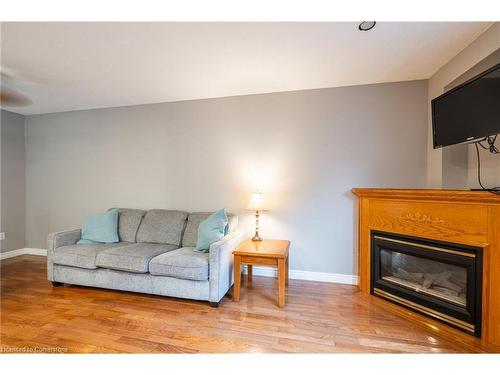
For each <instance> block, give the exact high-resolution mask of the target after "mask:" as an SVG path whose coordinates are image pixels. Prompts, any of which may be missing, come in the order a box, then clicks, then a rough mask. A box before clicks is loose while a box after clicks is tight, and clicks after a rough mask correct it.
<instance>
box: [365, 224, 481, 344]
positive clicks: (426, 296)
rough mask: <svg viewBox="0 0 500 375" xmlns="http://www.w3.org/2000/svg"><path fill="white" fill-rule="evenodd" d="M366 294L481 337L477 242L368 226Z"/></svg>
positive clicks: (479, 269)
mask: <svg viewBox="0 0 500 375" xmlns="http://www.w3.org/2000/svg"><path fill="white" fill-rule="evenodd" d="M370 248H371V272H370V274H371V280H370V293H371V294H373V295H376V296H379V297H382V298H385V299H387V300H389V301H391V302H394V303H397V304H398V305H401V306H404V307H406V308H409V309H412V310H415V311H417V312H419V313H422V314H424V315H427V316H429V317H432V318H434V319H437V320H439V321H441V322H444V323H446V324H449V325H451V326H453V327H456V328H458V329H461V330H463V331H465V332H467V333H470V334H473V335H475V336H478V337H480V336H481V291H482V251H481V249H480V248H478V247H473V246H465V245H460V244H453V243H448V242H443V241H433V240H428V239H424V238H419V237H412V236H404V235H396V234H391V233H386V232H379V231H371V246H370Z"/></svg>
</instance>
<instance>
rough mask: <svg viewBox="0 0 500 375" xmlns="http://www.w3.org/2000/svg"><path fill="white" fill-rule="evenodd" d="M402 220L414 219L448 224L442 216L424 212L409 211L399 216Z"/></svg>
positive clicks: (422, 221)
mask: <svg viewBox="0 0 500 375" xmlns="http://www.w3.org/2000/svg"><path fill="white" fill-rule="evenodd" d="M399 218H400V219H401V220H407V221H413V222H415V223H429V224H441V225H446V223H445V221H444V220H443V219H441V218H440V217H436V216H434V217H433V216H431V215H427V214H423V213H420V212H407V213H404V214H402V215H400V216H399Z"/></svg>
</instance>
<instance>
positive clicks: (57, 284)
mask: <svg viewBox="0 0 500 375" xmlns="http://www.w3.org/2000/svg"><path fill="white" fill-rule="evenodd" d="M62 285H63V283H60V282H59V281H52V286H54V287H58V286H62Z"/></svg>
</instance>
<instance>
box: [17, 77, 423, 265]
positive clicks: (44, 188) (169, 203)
mask: <svg viewBox="0 0 500 375" xmlns="http://www.w3.org/2000/svg"><path fill="white" fill-rule="evenodd" d="M426 122H427V82H426V81H413V82H401V83H389V84H377V85H366V86H354V87H343V88H329V89H319V90H306V91H297V92H287V93H276V94H263V95H251V96H239V97H228V98H219V99H208V100H194V101H184V102H177V103H164V104H152V105H143V106H131V107H121V108H110V109H96V110H88V111H75V112H66V113H57V114H46V115H34V116H28V117H27V118H26V127H27V128H26V147H27V149H26V157H27V200H26V202H27V243H28V246H29V247H38V248H43V247H45V239H46V236H47V233H49V232H51V231H56V230H62V229H69V228H75V227H79V225H80V220H81V217H82V215H84V214H86V213H92V212H98V211H102V210H105V209H106V208H108V207H113V206H120V207H137V208H172V209H185V210H190V211H194V210H215V209H217V208H219V207H226V208H227V209H228V210H230V211H233V212H236V213H238V214H239V215H240V220H241V226H242V228H243V230H244V231H245V232H246V233H247V234H248V235H251V234H252V230H253V223H254V222H253V220H254V219H253V216H252V213H251V212H246V211H244V207H245V205H246V204H247V203H248V200H249V198H250V193H251V192H252V191H253V190H254V189H256V188H259V189H261V190H262V191H263V192H264V193H265V196H264V197H265V200H266V201H267V204H268V208H269V210H270V211H269V212H266V213H264V214H263V215H262V216H261V218H262V222H261V235H262V236H263V237H267V238H288V239H290V240H291V241H292V247H291V265H290V267H291V269H296V270H305V271H317V272H329V273H341V274H356V273H357V263H356V262H357V260H356V258H355V254H356V253H357V249H356V247H357V244H356V236H357V235H356V231H357V225H356V222H357V216H356V215H357V207H356V201H355V198H354V196H353V195H352V194H351V193H350V189H351V188H353V187H384V186H386V187H423V186H424V185H425V176H426V171H425V165H426V129H427V128H426V126H427V123H426Z"/></svg>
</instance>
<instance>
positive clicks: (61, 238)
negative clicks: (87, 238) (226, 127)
mask: <svg viewBox="0 0 500 375" xmlns="http://www.w3.org/2000/svg"><path fill="white" fill-rule="evenodd" d="M81 235H82V232H81V230H80V229H74V230H66V231H62V232H55V233H50V234H49V235H48V236H47V279H49V280H50V281H56V280H54V277H53V274H54V262H53V261H52V256H53V253H54V250H55V249H57V248H58V247H61V246H68V245H75V244H76V243H77V242H78V240H80V238H81Z"/></svg>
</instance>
